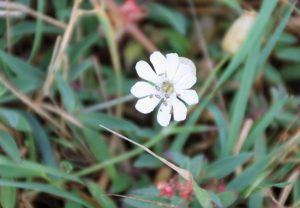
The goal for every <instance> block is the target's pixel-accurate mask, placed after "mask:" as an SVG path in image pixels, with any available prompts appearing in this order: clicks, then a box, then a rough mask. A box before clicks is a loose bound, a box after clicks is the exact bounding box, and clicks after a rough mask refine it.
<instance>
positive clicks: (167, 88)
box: [161, 82, 174, 94]
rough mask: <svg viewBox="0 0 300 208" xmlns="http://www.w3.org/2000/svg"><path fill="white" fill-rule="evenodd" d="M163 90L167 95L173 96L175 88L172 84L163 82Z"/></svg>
mask: <svg viewBox="0 0 300 208" xmlns="http://www.w3.org/2000/svg"><path fill="white" fill-rule="evenodd" d="M161 89H162V91H163V92H164V93H166V94H172V93H173V92H174V86H173V84H172V83H170V82H163V83H162V86H161Z"/></svg>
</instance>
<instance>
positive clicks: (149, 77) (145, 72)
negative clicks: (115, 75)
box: [131, 52, 199, 126]
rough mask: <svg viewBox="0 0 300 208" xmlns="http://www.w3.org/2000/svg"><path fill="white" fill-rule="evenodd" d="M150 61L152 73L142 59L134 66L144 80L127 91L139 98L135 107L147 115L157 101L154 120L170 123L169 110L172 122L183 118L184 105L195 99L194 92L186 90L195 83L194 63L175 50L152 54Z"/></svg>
mask: <svg viewBox="0 0 300 208" xmlns="http://www.w3.org/2000/svg"><path fill="white" fill-rule="evenodd" d="M150 61H151V63H152V65H153V67H154V69H155V72H154V71H153V69H152V67H151V66H150V65H149V64H148V63H147V62H145V61H139V62H137V64H136V66H135V69H136V72H137V74H138V76H139V77H140V78H142V79H144V80H145V81H139V82H137V83H136V84H135V85H133V86H132V88H131V93H132V94H133V95H134V96H136V97H137V98H139V100H138V101H137V103H136V105H135V108H136V109H137V110H138V111H140V112H141V113H144V114H147V113H150V112H152V111H153V110H154V108H155V107H156V106H157V105H159V104H160V103H161V104H160V107H159V110H158V114H157V121H158V123H159V124H160V125H162V126H167V125H168V124H169V123H170V120H171V114H172V113H173V117H174V120H175V121H182V120H185V118H186V114H187V108H186V105H193V104H196V103H198V102H199V98H198V95H197V93H196V91H195V90H191V89H190V88H191V87H192V86H193V85H194V84H195V83H196V67H195V65H194V63H193V62H192V61H191V60H189V59H187V58H184V57H179V56H178V55H177V54H176V53H170V54H167V55H166V56H164V55H162V54H161V53H160V52H154V53H152V54H151V56H150Z"/></svg>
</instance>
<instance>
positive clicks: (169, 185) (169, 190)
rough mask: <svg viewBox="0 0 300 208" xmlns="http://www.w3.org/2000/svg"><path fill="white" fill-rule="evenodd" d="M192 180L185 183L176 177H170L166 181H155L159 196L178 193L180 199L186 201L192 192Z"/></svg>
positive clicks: (171, 195)
mask: <svg viewBox="0 0 300 208" xmlns="http://www.w3.org/2000/svg"><path fill="white" fill-rule="evenodd" d="M192 183H193V182H192V180H189V181H187V182H186V183H185V184H184V183H182V182H181V181H179V180H178V177H177V176H176V177H174V178H172V179H170V180H169V181H168V182H166V181H160V182H158V183H157V186H156V187H157V188H158V189H159V191H160V192H159V195H160V196H167V197H169V198H171V197H173V196H174V195H176V194H178V195H179V196H180V197H181V198H182V199H184V200H186V201H188V200H190V199H191V197H192V194H193V185H192Z"/></svg>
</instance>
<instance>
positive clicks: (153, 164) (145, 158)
mask: <svg viewBox="0 0 300 208" xmlns="http://www.w3.org/2000/svg"><path fill="white" fill-rule="evenodd" d="M133 165H134V167H136V168H158V167H160V166H161V165H162V163H161V162H160V161H159V160H157V159H155V158H153V156H151V155H149V154H148V153H145V154H142V155H141V156H140V157H138V158H137V160H136V161H135V162H134V164H133Z"/></svg>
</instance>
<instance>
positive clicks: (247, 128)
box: [233, 119, 253, 175]
mask: <svg viewBox="0 0 300 208" xmlns="http://www.w3.org/2000/svg"><path fill="white" fill-rule="evenodd" d="M252 125H253V120H252V119H246V121H245V123H244V126H243V128H242V131H241V134H240V137H239V139H238V141H237V143H236V145H235V146H234V149H233V155H237V154H239V152H240V151H241V149H242V146H243V144H244V143H245V140H246V138H247V136H248V134H249V132H250V130H251V127H252ZM241 172H242V167H238V168H237V169H236V171H235V173H236V175H239V174H240V173H241Z"/></svg>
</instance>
